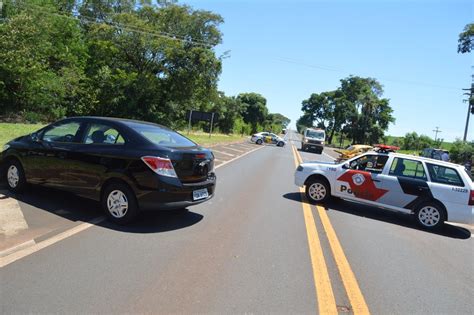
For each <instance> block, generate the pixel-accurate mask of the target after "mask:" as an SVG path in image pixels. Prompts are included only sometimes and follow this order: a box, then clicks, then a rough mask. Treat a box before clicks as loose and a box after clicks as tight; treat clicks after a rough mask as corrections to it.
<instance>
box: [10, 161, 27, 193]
mask: <svg viewBox="0 0 474 315" xmlns="http://www.w3.org/2000/svg"><path fill="white" fill-rule="evenodd" d="M5 164H6V166H5V175H6V180H7V185H8V189H9V190H10V191H11V192H14V193H18V192H22V191H23V190H24V189H25V188H26V177H25V171H24V170H23V166H22V165H21V163H20V162H19V161H18V160H16V159H10V160H9V161H7V163H5Z"/></svg>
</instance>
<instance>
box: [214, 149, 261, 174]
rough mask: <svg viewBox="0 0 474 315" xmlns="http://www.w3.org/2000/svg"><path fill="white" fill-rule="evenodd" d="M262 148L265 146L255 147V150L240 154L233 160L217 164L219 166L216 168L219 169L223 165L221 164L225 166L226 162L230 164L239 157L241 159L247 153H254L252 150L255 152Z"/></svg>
mask: <svg viewBox="0 0 474 315" xmlns="http://www.w3.org/2000/svg"><path fill="white" fill-rule="evenodd" d="M261 148H263V146H261V147H258V148H256V149H254V150H251V151H248V152H245V153H244V154H242V155H239V156H237V157H235V158H233V159H231V160H229V161H225V162H224V163H222V164H219V165H217V166H216V167H215V169H218V168H219V167H221V166H224V165H226V164H229V163H230V162H233V161H235V160H237V159H240V158H241V157H244V156H246V155H247V154H250V153H252V152H255V151H257V150H260V149H261Z"/></svg>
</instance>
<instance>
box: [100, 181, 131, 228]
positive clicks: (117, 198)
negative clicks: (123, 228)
mask: <svg viewBox="0 0 474 315" xmlns="http://www.w3.org/2000/svg"><path fill="white" fill-rule="evenodd" d="M101 204H102V209H103V210H104V212H105V213H106V215H107V217H108V218H109V220H110V221H112V222H114V223H117V224H120V225H124V224H127V223H129V222H131V221H132V220H133V219H134V218H135V217H136V216H137V215H138V212H139V209H138V203H137V199H136V197H135V194H134V192H133V191H132V190H131V189H130V187H129V186H128V185H126V184H124V183H120V182H112V183H110V184H108V185H107V186H106V187H105V189H104V191H103V193H102V200H101Z"/></svg>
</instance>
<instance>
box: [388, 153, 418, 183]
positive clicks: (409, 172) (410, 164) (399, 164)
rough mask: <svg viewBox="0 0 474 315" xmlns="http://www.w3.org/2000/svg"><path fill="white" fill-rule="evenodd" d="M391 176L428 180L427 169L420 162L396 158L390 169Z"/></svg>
mask: <svg viewBox="0 0 474 315" xmlns="http://www.w3.org/2000/svg"><path fill="white" fill-rule="evenodd" d="M389 175H393V176H404V177H413V178H417V179H423V180H426V173H425V168H424V167H423V163H421V162H420V161H414V160H409V159H402V158H394V159H393V162H392V165H391V167H390V172H389Z"/></svg>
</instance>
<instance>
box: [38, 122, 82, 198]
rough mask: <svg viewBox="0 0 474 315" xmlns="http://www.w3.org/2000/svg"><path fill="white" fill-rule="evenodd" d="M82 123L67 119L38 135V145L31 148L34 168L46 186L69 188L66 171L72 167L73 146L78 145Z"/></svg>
mask: <svg viewBox="0 0 474 315" xmlns="http://www.w3.org/2000/svg"><path fill="white" fill-rule="evenodd" d="M82 126H83V124H82V123H81V122H80V121H75V120H68V121H64V122H59V123H57V124H54V125H51V126H50V127H48V128H46V129H45V130H44V131H43V132H42V134H41V135H40V137H39V145H37V146H36V149H35V150H33V152H32V154H34V155H35V163H36V166H35V167H36V168H37V169H38V173H39V174H40V175H39V176H40V177H41V178H42V179H43V183H44V184H45V185H47V186H51V187H56V188H59V189H64V190H69V187H68V185H67V176H68V171H69V170H70V169H71V168H74V155H75V148H76V146H77V145H78V143H79V141H80V138H81V133H82V129H83V128H82Z"/></svg>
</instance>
